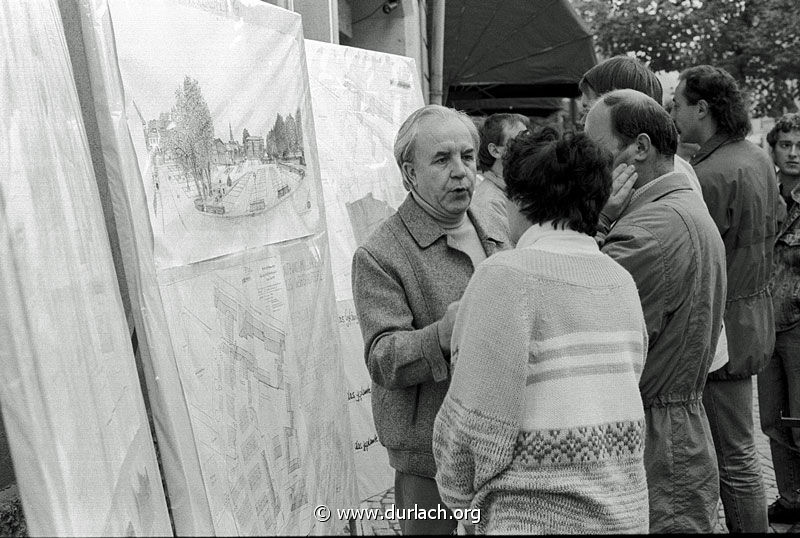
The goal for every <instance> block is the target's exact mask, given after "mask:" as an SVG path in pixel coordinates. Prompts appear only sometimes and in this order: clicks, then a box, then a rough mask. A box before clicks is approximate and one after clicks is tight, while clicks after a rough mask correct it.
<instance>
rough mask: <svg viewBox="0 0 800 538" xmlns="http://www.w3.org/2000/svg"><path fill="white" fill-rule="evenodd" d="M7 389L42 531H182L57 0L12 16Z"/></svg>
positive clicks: (3, 378)
mask: <svg viewBox="0 0 800 538" xmlns="http://www.w3.org/2000/svg"><path fill="white" fill-rule="evenodd" d="M0 61H1V62H2V65H3V66H4V69H3V76H2V77H0V158H2V162H3V164H4V166H3V167H2V170H1V171H0V252H2V255H0V305H2V306H0V340H2V344H0V401H1V402H2V408H3V419H4V422H5V427H6V431H7V433H8V440H9V445H10V447H11V452H12V456H13V460H14V468H15V471H16V477H17V485H18V487H19V491H20V495H21V498H22V503H23V507H24V510H25V519H26V523H27V527H28V529H27V530H28V533H29V534H30V535H33V536H37V535H44V536H111V535H115V536H121V535H170V534H172V529H171V527H170V521H169V516H168V513H167V504H166V501H165V497H164V490H163V488H162V484H161V475H160V473H159V469H158V463H157V460H156V454H155V451H154V447H153V440H152V437H151V435H150V427H149V425H148V420H147V415H146V412H145V407H144V400H143V398H142V392H141V389H140V385H139V379H138V376H137V372H136V366H135V362H134V356H133V349H132V347H131V342H130V335H129V333H128V325H127V322H126V319H125V314H124V312H123V307H122V301H121V298H120V294H119V289H118V286H117V279H116V275H115V272H114V266H113V262H112V258H111V251H110V248H109V243H108V239H107V235H106V229H105V223H104V220H103V213H102V209H101V204H100V199H99V195H98V191H97V185H96V183H95V179H94V173H93V170H92V165H91V160H90V156H89V151H88V146H87V142H86V135H85V132H84V128H83V121H82V119H81V109H80V106H79V103H78V98H77V94H76V92H75V88H74V83H73V78H72V73H71V68H70V60H69V54H68V51H67V46H66V42H65V39H64V32H63V29H62V25H61V19H60V16H59V10H58V7H57V5H56V2H55V0H24V1H23V0H11V1H10V2H4V4H3V16H2V17H0Z"/></svg>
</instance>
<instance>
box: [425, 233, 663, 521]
mask: <svg viewBox="0 0 800 538" xmlns="http://www.w3.org/2000/svg"><path fill="white" fill-rule="evenodd" d="M547 226H549V225H547ZM452 342H453V344H452V345H453V348H452V349H453V350H452V362H453V370H454V371H453V377H452V381H451V384H450V388H449V391H448V393H447V396H446V398H445V400H444V403H443V405H442V407H441V409H440V410H439V413H438V415H437V417H436V422H435V426H434V436H433V451H434V457H435V458H436V464H437V474H436V481H437V484H438V486H439V492H440V493H441V496H442V500H443V501H444V502H445V503H446V504H447V505H448V506H449V507H450V508H451V509H456V508H468V507H472V508H479V509H480V510H481V522H480V523H479V524H478V525H477V526H476V531H477V532H478V533H500V534H508V533H519V534H541V533H647V531H648V497H647V483H646V478H645V470H644V464H643V453H644V411H643V408H642V402H641V398H640V396H639V388H638V379H639V376H640V375H641V371H642V367H643V363H644V359H645V356H646V353H647V332H646V328H645V323H644V317H643V315H642V309H641V305H640V303H639V295H638V293H637V291H636V286H635V284H634V282H633V279H632V278H631V276H630V275H629V274H628V273H627V272H626V271H625V270H624V269H623V268H622V267H621V266H620V265H618V264H617V263H616V262H614V261H613V260H612V259H611V258H609V257H607V256H605V255H604V254H601V253H600V251H599V250H598V247H597V244H596V243H595V241H594V240H593V239H592V238H590V237H589V236H587V235H584V234H579V233H577V232H573V231H569V230H553V229H552V227H549V229H548V228H545V227H541V226H534V227H532V228H531V229H529V230H528V231H527V232H526V233H525V234H524V235H523V236H522V237H521V238H520V241H519V244H518V245H517V248H516V249H515V250H513V251H506V252H502V253H499V254H496V255H494V256H492V257H491V258H489V259H487V260H486V261H484V262H483V263H482V264H481V265H480V266H479V267H478V269H477V271H476V272H475V274H474V276H473V277H472V280H471V281H470V283H469V286H468V287H467V290H466V292H465V293H464V297H463V299H462V301H461V305H460V307H459V312H458V316H457V318H456V324H455V328H454V332H453V340H452Z"/></svg>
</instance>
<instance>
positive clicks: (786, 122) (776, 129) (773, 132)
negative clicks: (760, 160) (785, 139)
mask: <svg viewBox="0 0 800 538" xmlns="http://www.w3.org/2000/svg"><path fill="white" fill-rule="evenodd" d="M792 131H797V132H800V114H798V113H796V112H789V113H788V114H784V115H783V116H781V119H779V120H778V121H776V122H775V125H774V126H773V127H772V129H770V130H769V132H768V133H767V144H769V147H771V148H773V149H775V144H777V143H778V135H779V134H780V133H791V132H792Z"/></svg>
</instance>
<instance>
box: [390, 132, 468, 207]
mask: <svg viewBox="0 0 800 538" xmlns="http://www.w3.org/2000/svg"><path fill="white" fill-rule="evenodd" d="M475 154H476V150H475V146H474V140H473V139H472V136H471V135H470V133H469V131H468V130H467V127H466V126H465V125H464V124H463V123H462V122H460V121H459V120H458V119H457V118H447V119H446V120H440V119H432V118H426V119H424V120H422V122H421V123H420V126H419V133H418V134H417V138H416V140H415V143H414V159H413V161H412V162H411V163H405V165H404V167H405V170H406V172H407V174H408V176H409V177H410V178H411V180H412V182H413V184H414V186H415V189H416V190H417V193H419V195H420V196H422V198H424V199H425V201H426V202H428V203H429V204H430V205H432V206H433V207H435V208H436V209H439V210H441V211H444V212H445V213H447V214H450V215H459V214H462V213H464V212H465V211H466V210H467V208H468V207H469V203H470V201H471V200H472V191H473V189H474V188H475V174H476V173H477V170H476V163H475Z"/></svg>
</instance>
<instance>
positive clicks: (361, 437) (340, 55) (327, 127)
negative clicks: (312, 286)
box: [305, 39, 424, 499]
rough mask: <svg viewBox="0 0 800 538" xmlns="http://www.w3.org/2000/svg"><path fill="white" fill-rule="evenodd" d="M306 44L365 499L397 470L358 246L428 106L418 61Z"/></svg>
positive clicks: (392, 191)
mask: <svg viewBox="0 0 800 538" xmlns="http://www.w3.org/2000/svg"><path fill="white" fill-rule="evenodd" d="M305 43H306V56H307V58H308V72H309V82H310V84H311V97H312V99H311V100H312V104H313V109H314V124H315V131H316V134H317V148H318V151H319V162H320V174H321V176H322V186H323V192H324V195H325V217H326V220H327V223H328V231H329V239H330V245H331V258H332V265H333V275H334V283H335V289H336V308H337V321H338V328H339V336H340V342H341V349H342V355H343V362H344V365H345V378H346V385H347V386H346V394H344V395H343V396H344V397H345V398H346V400H347V409H348V412H349V414H350V422H351V427H352V431H353V439H352V442H351V450H352V451H353V453H354V457H355V464H356V472H357V476H358V486H359V495H360V496H361V499H366V498H369V497H371V496H373V495H376V494H379V493H381V492H383V491H385V490H386V489H388V488H390V487H392V486H393V484H394V472H393V470H392V469H391V467H389V459H388V455H387V454H386V450H385V449H384V448H383V446H382V445H381V444H380V443H379V442H377V440H378V439H377V433H376V432H375V426H374V422H373V419H372V408H371V394H370V390H371V381H370V378H369V374H368V373H367V368H366V365H365V364H364V341H363V339H362V337H361V329H360V327H359V325H358V317H357V316H356V313H355V307H354V305H353V293H352V289H351V283H350V280H351V264H352V260H353V254H354V253H355V250H356V248H357V247H358V245H360V244H362V243H364V241H366V239H367V238H368V237H369V236H370V234H371V233H372V232H373V231H375V229H377V227H378V226H380V224H381V223H382V222H383V221H384V220H385V219H386V218H388V217H389V216H390V215H392V214H393V213H394V212H395V211H396V209H397V207H398V206H399V205H400V204H401V203H402V202H403V200H404V199H405V197H406V194H407V192H406V190H405V189H404V188H403V185H402V181H401V177H400V170H399V168H398V166H397V164H396V162H395V159H394V155H393V147H394V139H395V136H396V135H397V131H398V129H399V128H400V125H401V124H402V123H403V121H404V120H405V119H406V118H407V117H408V116H409V115H410V114H411V113H412V112H413V111H414V110H416V109H418V108H420V107H421V106H423V104H424V103H423V100H422V91H421V89H420V86H419V82H418V79H417V68H416V65H415V63H414V60H413V59H411V58H406V57H403V56H395V55H392V54H385V53H381V52H374V51H369V50H364V49H356V48H350V47H343V46H340V45H332V44H328V43H321V42H318V41H312V40H308V39H307V40H306V42H305Z"/></svg>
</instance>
